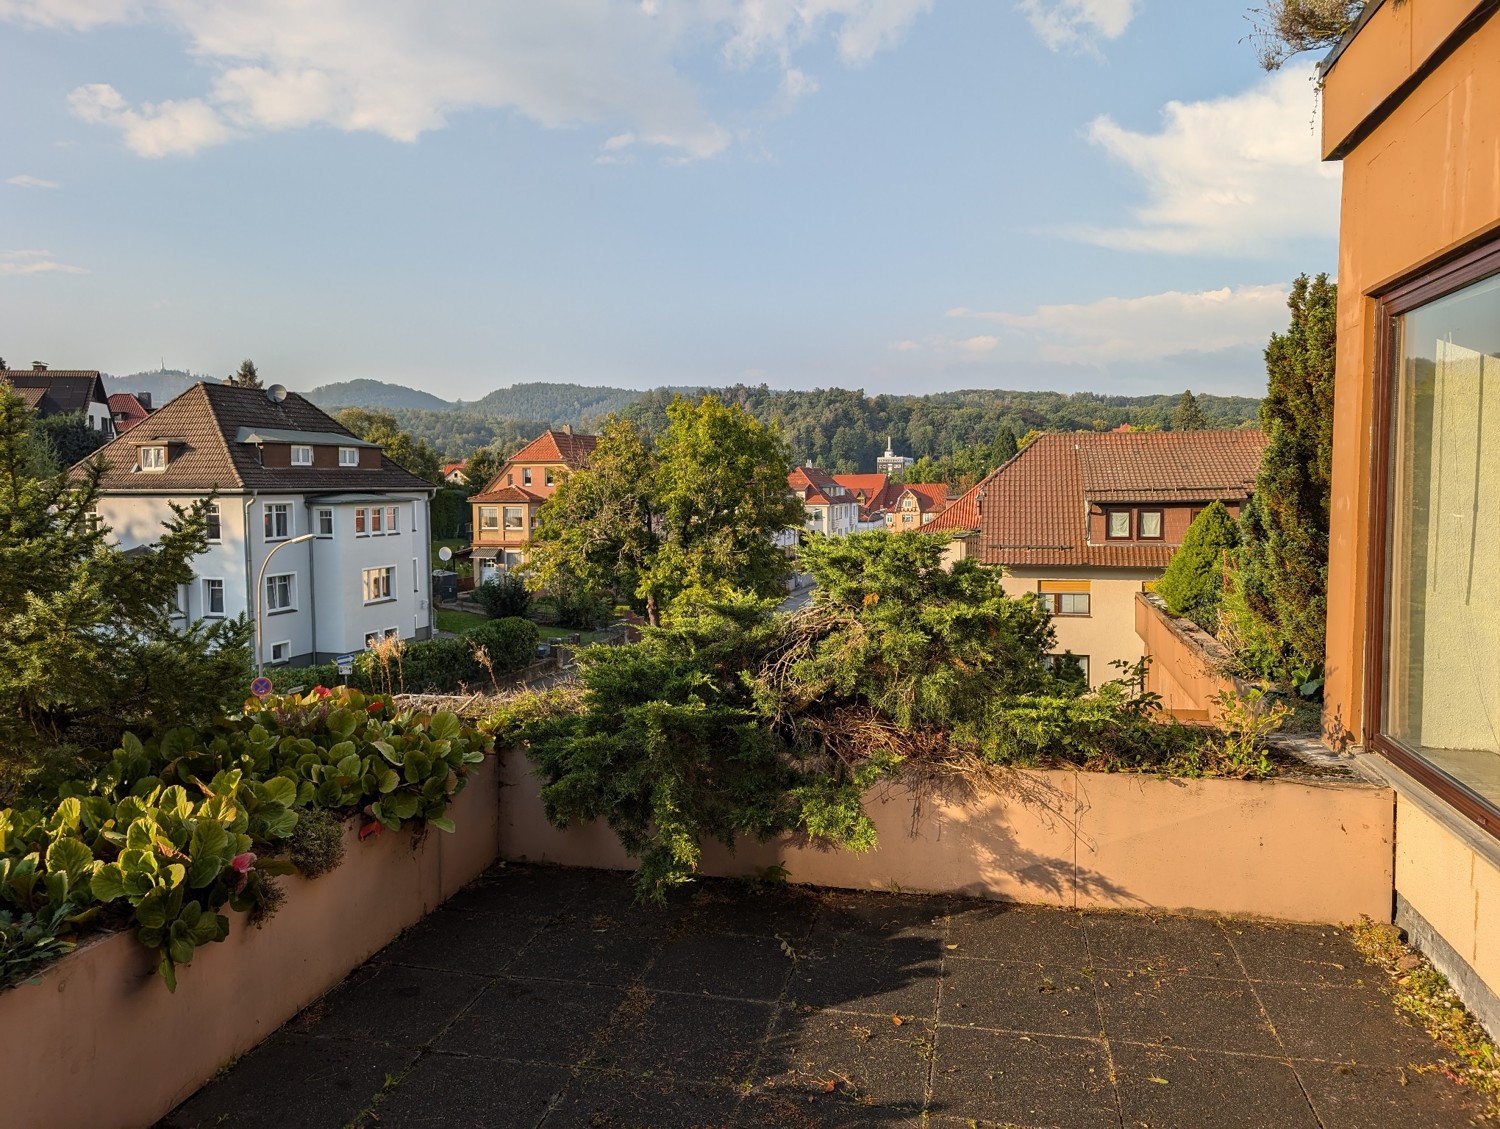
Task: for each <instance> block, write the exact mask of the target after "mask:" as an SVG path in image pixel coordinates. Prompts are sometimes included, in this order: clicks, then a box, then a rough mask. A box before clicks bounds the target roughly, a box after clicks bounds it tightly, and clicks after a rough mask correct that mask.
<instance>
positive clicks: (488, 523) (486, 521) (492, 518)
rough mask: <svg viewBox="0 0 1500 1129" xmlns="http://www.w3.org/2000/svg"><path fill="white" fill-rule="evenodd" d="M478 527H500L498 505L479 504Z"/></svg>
mask: <svg viewBox="0 0 1500 1129" xmlns="http://www.w3.org/2000/svg"><path fill="white" fill-rule="evenodd" d="M479 528H480V529H499V528H500V507H499V506H480V507H479Z"/></svg>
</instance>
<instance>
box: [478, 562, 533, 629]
mask: <svg viewBox="0 0 1500 1129" xmlns="http://www.w3.org/2000/svg"><path fill="white" fill-rule="evenodd" d="M474 602H475V603H477V604H478V605H479V606H480V607H481V608H483V609H484V610H485V613H486V614H487V615H488V616H489V617H490V618H491V619H504V618H507V617H515V616H524V615H525V614H526V613H527V611H528V610H530V608H531V592H530V590H529V589H528V588H527V587H526V581H525V580H523V579H521V577H520V576H518V575H516V574H515V573H513V572H501V573H497V574H496V575H494V576H492V577H490V578H489V579H488V580H486V581H485V582H484V583H483V584H481V585H479V586H478V587H476V588H475V589H474Z"/></svg>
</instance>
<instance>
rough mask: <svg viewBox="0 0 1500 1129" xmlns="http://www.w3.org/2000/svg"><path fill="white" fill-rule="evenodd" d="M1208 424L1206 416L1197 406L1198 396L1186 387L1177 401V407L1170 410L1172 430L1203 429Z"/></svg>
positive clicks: (1206, 427) (1205, 428)
mask: <svg viewBox="0 0 1500 1129" xmlns="http://www.w3.org/2000/svg"><path fill="white" fill-rule="evenodd" d="M1208 426H1209V424H1208V417H1207V416H1206V415H1204V414H1203V409H1202V408H1200V407H1199V406H1198V398H1197V397H1196V396H1194V395H1193V391H1192V389H1188V390H1187V391H1186V392H1184V393H1183V394H1182V399H1181V400H1178V401H1177V407H1176V409H1175V410H1174V411H1173V412H1172V430H1173V431H1205V430H1207V429H1208Z"/></svg>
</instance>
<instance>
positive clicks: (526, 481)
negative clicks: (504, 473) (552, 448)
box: [521, 466, 531, 486]
mask: <svg viewBox="0 0 1500 1129" xmlns="http://www.w3.org/2000/svg"><path fill="white" fill-rule="evenodd" d="M521 485H522V486H530V485H531V468H530V467H529V466H528V467H522V468H521Z"/></svg>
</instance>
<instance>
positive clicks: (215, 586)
mask: <svg viewBox="0 0 1500 1129" xmlns="http://www.w3.org/2000/svg"><path fill="white" fill-rule="evenodd" d="M203 614H204V615H205V616H208V617H209V618H211V619H221V618H223V615H224V582H223V581H222V580H218V579H205V580H204V581H203Z"/></svg>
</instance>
